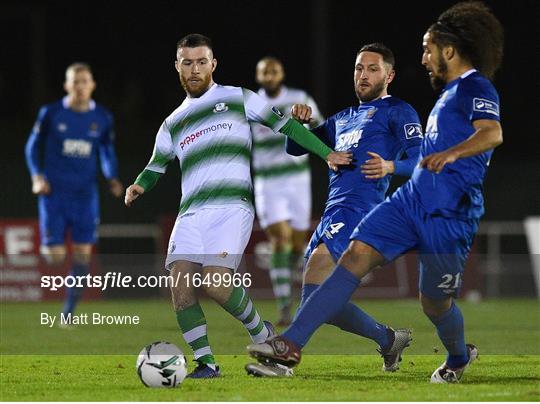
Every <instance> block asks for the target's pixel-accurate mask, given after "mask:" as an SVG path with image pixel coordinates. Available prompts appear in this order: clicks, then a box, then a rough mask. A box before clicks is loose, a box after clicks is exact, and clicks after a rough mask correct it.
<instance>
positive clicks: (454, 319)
mask: <svg viewBox="0 0 540 404" xmlns="http://www.w3.org/2000/svg"><path fill="white" fill-rule="evenodd" d="M428 317H429V319H430V320H431V322H432V323H433V324H435V327H437V333H438V334H439V338H440V339H441V341H442V343H443V345H444V347H445V348H446V350H447V351H448V356H447V357H446V364H447V365H448V367H450V368H459V367H461V366H463V365H465V364H466V363H467V362H468V361H469V354H468V352H467V346H466V345H465V332H464V326H463V315H462V314H461V310H459V307H457V305H456V304H455V303H452V307H450V308H449V309H448V311H446V312H445V313H443V314H442V315H440V316H438V317H431V316H428Z"/></svg>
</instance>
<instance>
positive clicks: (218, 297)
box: [201, 283, 232, 305]
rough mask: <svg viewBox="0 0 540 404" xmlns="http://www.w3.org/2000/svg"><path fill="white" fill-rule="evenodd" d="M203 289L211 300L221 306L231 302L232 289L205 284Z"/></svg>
mask: <svg viewBox="0 0 540 404" xmlns="http://www.w3.org/2000/svg"><path fill="white" fill-rule="evenodd" d="M201 287H202V288H203V290H204V292H205V293H206V295H207V296H208V297H209V298H211V299H212V300H214V301H216V302H217V303H219V304H221V305H223V304H225V302H227V300H229V297H230V295H231V293H232V288H231V287H229V288H227V287H225V286H223V285H218V284H213V283H209V284H208V283H207V284H203V285H201Z"/></svg>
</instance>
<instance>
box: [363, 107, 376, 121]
mask: <svg viewBox="0 0 540 404" xmlns="http://www.w3.org/2000/svg"><path fill="white" fill-rule="evenodd" d="M375 112H377V108H376V107H372V108H370V109H368V111H367V112H366V117H365V118H364V119H371V118H373V115H375Z"/></svg>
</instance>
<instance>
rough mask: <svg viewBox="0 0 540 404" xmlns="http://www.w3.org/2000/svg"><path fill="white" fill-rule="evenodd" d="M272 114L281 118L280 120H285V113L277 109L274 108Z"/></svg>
mask: <svg viewBox="0 0 540 404" xmlns="http://www.w3.org/2000/svg"><path fill="white" fill-rule="evenodd" d="M272 112H273V113H274V114H276V115H277V116H278V117H279V119H283V116H284V115H283V112H281V111H280V110H279V109H277V108H276V107H272Z"/></svg>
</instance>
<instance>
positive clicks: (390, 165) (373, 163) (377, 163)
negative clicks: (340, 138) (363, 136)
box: [360, 152, 394, 179]
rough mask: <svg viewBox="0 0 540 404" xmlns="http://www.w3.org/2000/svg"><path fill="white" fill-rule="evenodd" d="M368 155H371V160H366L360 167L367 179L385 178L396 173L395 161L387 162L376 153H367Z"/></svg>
mask: <svg viewBox="0 0 540 404" xmlns="http://www.w3.org/2000/svg"><path fill="white" fill-rule="evenodd" d="M367 154H369V155H370V156H371V158H370V159H369V160H366V161H365V163H364V164H362V165H361V166H360V169H361V170H362V174H365V175H366V178H369V179H378V178H383V177H384V176H386V175H388V174H392V173H393V172H394V162H393V161H387V160H385V159H383V158H382V157H381V156H379V155H378V154H377V153H375V152H367Z"/></svg>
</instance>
